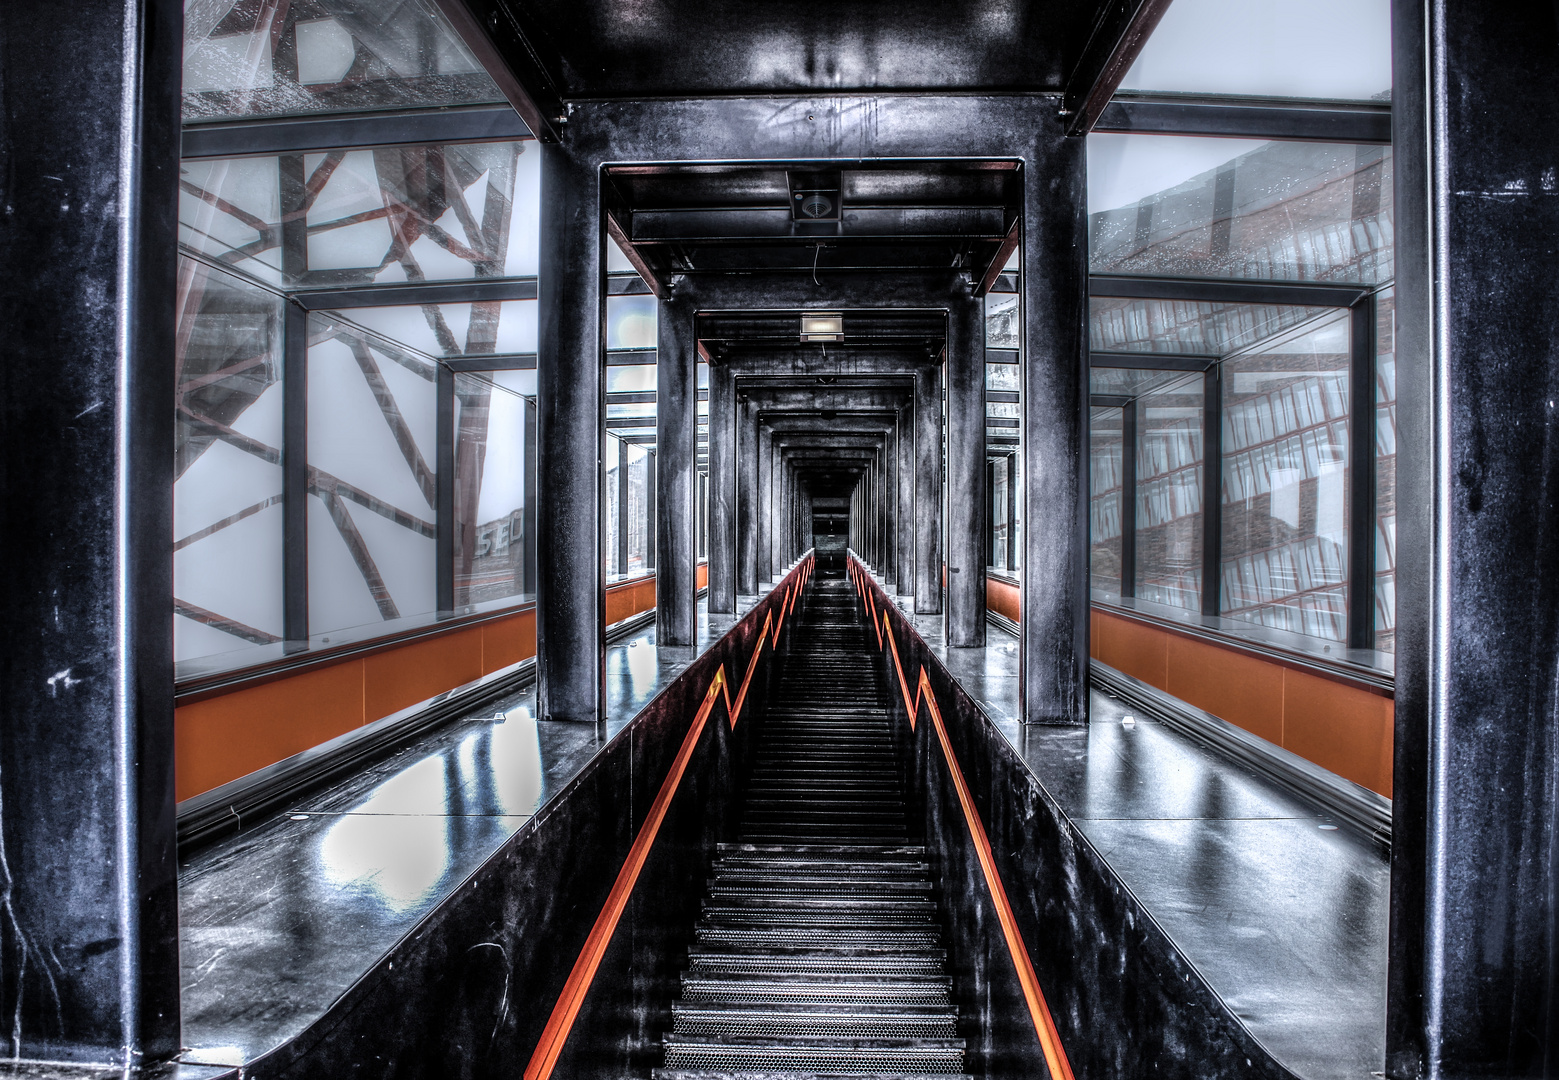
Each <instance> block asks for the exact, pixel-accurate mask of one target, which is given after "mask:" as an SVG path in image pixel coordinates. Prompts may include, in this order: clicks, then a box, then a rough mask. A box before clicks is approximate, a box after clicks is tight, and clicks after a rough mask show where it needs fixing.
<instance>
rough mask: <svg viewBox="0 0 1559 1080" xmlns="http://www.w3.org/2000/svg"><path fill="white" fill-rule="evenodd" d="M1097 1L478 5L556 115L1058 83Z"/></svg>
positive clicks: (552, 0) (1093, 19)
mask: <svg viewBox="0 0 1559 1080" xmlns="http://www.w3.org/2000/svg"><path fill="white" fill-rule="evenodd" d="M1103 6H1104V5H1102V4H1096V3H1089V4H1065V3H1058V2H1054V0H1049V2H1045V3H1042V4H1037V5H1019V4H1013V3H1003V4H999V5H997V6H995V7H994V8H992V9H991V10H990V12H989V15H988V17H986V18H983V19H949V18H948V17H947V9H946V8H945V7H944V6H943V5H940V4H937V3H935V2H932V0H914V2H911V3H905V4H901V5H898V6H896V7H894V8H893V9H892V10H891V11H890V10H888V9H884V8H883V7H882V6H881V5H878V4H873V3H870V2H869V0H849V2H846V3H840V4H835V5H832V6H830V7H828V8H826V9H819V8H817V7H815V6H814V5H810V4H807V3H803V2H798V0H780V2H777V3H772V4H769V5H766V6H764V7H761V8H757V9H754V8H752V7H751V6H750V5H736V6H733V5H729V4H722V3H712V2H708V0H684V2H681V3H676V4H672V5H666V6H664V7H660V8H657V9H655V11H654V12H653V13H644V14H642V15H641V14H634V15H633V16H631V17H626V18H625V17H623V13H622V12H621V11H620V10H619V9H618V8H616V7H614V6H613V5H611V4H609V3H604V2H601V0H590V2H587V3H574V4H567V3H561V2H559V0H546V2H544V3H532V4H524V5H521V4H518V3H514V2H512V0H503V2H498V3H494V2H482V3H476V4H473V5H472V9H473V12H474V14H475V15H476V17H477V18H478V20H480V21H481V24H482V25H483V26H484V27H489V26H492V25H494V24H496V26H497V31H496V33H497V34H499V35H501V36H499V38H498V42H497V44H498V47H499V50H500V51H501V53H502V55H503V56H504V58H505V59H506V60H507V61H508V62H509V66H510V69H511V70H512V71H513V72H514V73H515V75H516V77H517V78H518V79H519V80H520V81H521V82H522V83H523V84H524V85H525V87H526V89H527V90H528V91H529V93H530V96H531V97H532V98H533V99H535V100H536V101H537V102H538V105H539V106H540V107H541V108H543V109H544V110H547V112H548V115H558V114H559V113H560V110H559V106H560V105H561V103H562V102H565V101H574V102H577V101H579V100H581V99H597V98H657V97H704V96H709V97H723V96H735V95H740V94H753V95H758V94H770V93H776V94H777V93H787V92H788V93H792V94H805V93H809V92H811V93H827V92H835V93H859V92H884V91H932V92H935V91H939V90H941V91H982V90H984V91H1029V92H1035V91H1038V92H1058V91H1060V90H1061V89H1062V88H1063V86H1064V85H1065V80H1066V78H1067V76H1068V75H1069V74H1070V73H1071V71H1072V70H1073V68H1074V67H1075V66H1076V65H1077V63H1078V60H1079V58H1080V57H1081V55H1082V53H1083V50H1084V47H1085V44H1086V42H1087V39H1088V37H1089V35H1090V33H1091V32H1092V31H1093V28H1094V26H1095V25H1096V23H1097V21H1098V19H1099V12H1100V9H1101V8H1102V7H1103ZM689 42H697V43H698V48H696V49H692V48H688V47H687V45H688V43H689ZM527 119H528V117H527ZM569 119H570V122H572V115H571V116H570V118H569ZM565 137H566V129H565Z"/></svg>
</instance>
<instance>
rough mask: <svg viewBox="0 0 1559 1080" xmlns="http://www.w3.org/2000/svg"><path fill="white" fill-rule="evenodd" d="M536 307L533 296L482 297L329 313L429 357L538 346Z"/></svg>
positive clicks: (519, 350) (505, 352) (503, 352)
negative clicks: (468, 301)
mask: <svg viewBox="0 0 1559 1080" xmlns="http://www.w3.org/2000/svg"><path fill="white" fill-rule="evenodd" d="M537 307H538V303H537V301H535V300H484V301H482V302H481V303H477V304H407V305H404V306H400V307H375V308H352V309H350V310H348V311H335V312H331V313H330V317H331V318H332V319H336V320H342V321H344V322H347V323H355V324H357V325H358V326H359V327H362V328H363V329H365V330H370V331H372V332H373V333H375V334H377V335H380V336H381V337H384V338H387V339H389V340H390V341H392V342H394V343H395V344H397V345H404V346H405V347H406V348H408V349H414V350H416V351H417V352H419V353H422V354H423V355H425V356H490V355H492V354H494V353H496V354H499V355H508V354H511V353H534V352H535V351H536V317H537V316H536V311H537Z"/></svg>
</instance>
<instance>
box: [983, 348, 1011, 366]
mask: <svg viewBox="0 0 1559 1080" xmlns="http://www.w3.org/2000/svg"><path fill="white" fill-rule="evenodd" d="M985 362H986V363H987V364H1016V363H1017V362H1018V350H1017V349H986V350H985Z"/></svg>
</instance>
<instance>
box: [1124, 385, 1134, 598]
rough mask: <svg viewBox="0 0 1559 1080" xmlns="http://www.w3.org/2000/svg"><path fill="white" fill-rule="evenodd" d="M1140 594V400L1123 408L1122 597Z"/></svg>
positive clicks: (1129, 402) (1130, 402)
mask: <svg viewBox="0 0 1559 1080" xmlns="http://www.w3.org/2000/svg"><path fill="white" fill-rule="evenodd" d="M1136 595H1137V399H1136V398H1133V399H1132V400H1130V401H1128V402H1127V403H1126V404H1125V406H1124V407H1122V409H1121V596H1123V597H1132V596H1136Z"/></svg>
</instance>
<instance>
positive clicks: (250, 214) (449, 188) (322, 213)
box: [179, 141, 541, 288]
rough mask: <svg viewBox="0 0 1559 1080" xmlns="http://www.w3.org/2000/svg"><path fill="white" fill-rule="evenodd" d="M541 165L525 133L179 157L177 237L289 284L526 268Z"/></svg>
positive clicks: (530, 263)
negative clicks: (512, 137) (485, 139)
mask: <svg viewBox="0 0 1559 1080" xmlns="http://www.w3.org/2000/svg"><path fill="white" fill-rule="evenodd" d="M540 162H541V155H540V153H539V152H537V150H536V149H535V146H534V144H532V143H531V142H529V141H517V142H498V143H464V144H451V145H446V146H400V147H393V146H392V147H385V148H383V149H379V150H333V151H329V152H326V153H310V154H282V155H278V156H269V157H253V158H212V159H200V160H194V161H186V162H184V163H183V164H182V165H181V166H180V185H179V190H180V194H179V241H180V243H182V244H184V245H185V246H187V247H189V248H191V249H192V250H195V251H199V252H201V253H203V254H205V255H208V256H210V257H211V258H212V259H215V260H218V261H220V262H223V263H227V264H229V265H231V266H233V267H234V268H236V269H239V270H242V271H243V272H245V273H247V274H250V275H252V276H254V277H257V278H259V279H261V280H263V281H268V282H273V283H280V284H285V285H287V286H289V287H302V288H308V287H328V288H340V287H343V286H348V285H365V284H371V283H376V282H381V283H382V282H401V283H404V282H408V281H459V280H465V279H471V278H493V277H527V276H533V275H535V273H536V267H537V261H538V248H537V246H536V245H537V223H538V221H539V220H540V213H541V209H540V207H541V202H540V199H541V169H540ZM284 218H285V219H286V221H287V224H286V225H284V224H283V219H284Z"/></svg>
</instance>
